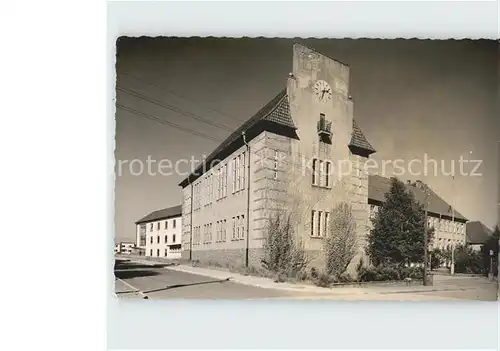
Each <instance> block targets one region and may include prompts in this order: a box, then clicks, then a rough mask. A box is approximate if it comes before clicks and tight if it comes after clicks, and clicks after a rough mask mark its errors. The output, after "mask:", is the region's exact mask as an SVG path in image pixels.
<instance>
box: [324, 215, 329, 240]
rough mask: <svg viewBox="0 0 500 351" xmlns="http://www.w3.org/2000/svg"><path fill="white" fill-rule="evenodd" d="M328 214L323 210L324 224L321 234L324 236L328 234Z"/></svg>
mask: <svg viewBox="0 0 500 351" xmlns="http://www.w3.org/2000/svg"><path fill="white" fill-rule="evenodd" d="M329 215H330V214H329V213H328V212H325V215H324V217H325V224H324V228H323V236H324V237H326V236H327V235H328V228H329V225H328V216H329Z"/></svg>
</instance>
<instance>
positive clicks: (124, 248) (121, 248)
mask: <svg viewBox="0 0 500 351" xmlns="http://www.w3.org/2000/svg"><path fill="white" fill-rule="evenodd" d="M134 247H135V243H133V242H126V241H122V242H119V243H116V244H115V254H116V253H119V254H126V255H128V254H131V253H132V250H133V248H134Z"/></svg>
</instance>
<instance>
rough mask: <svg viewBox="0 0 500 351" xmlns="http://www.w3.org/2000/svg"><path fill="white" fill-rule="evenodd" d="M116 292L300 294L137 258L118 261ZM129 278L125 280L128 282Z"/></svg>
mask: <svg viewBox="0 0 500 351" xmlns="http://www.w3.org/2000/svg"><path fill="white" fill-rule="evenodd" d="M115 276H116V277H117V278H119V280H116V284H115V293H116V294H117V295H118V296H119V297H120V298H141V296H140V295H138V294H133V293H129V292H130V291H131V290H132V289H131V287H130V286H128V285H127V284H126V283H128V284H130V285H131V286H132V287H134V288H136V289H139V290H141V291H143V292H145V294H146V295H147V296H148V298H149V299H166V298H183V299H237V300H242V299H265V298H277V297H292V296H297V294H294V293H291V292H287V291H280V290H275V289H264V288H258V287H253V286H248V285H243V284H236V283H233V282H230V281H220V280H216V279H213V278H208V277H204V276H201V275H196V274H189V273H184V272H177V271H174V270H169V269H168V267H167V266H165V265H156V266H148V265H144V264H138V263H134V262H131V261H129V262H122V263H120V262H119V261H117V263H116V264H115ZM124 282H125V283H124Z"/></svg>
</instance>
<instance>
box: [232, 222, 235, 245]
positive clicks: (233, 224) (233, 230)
mask: <svg viewBox="0 0 500 351" xmlns="http://www.w3.org/2000/svg"><path fill="white" fill-rule="evenodd" d="M232 238H233V240H235V239H236V219H235V217H233V236H232Z"/></svg>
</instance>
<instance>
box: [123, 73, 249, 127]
mask: <svg viewBox="0 0 500 351" xmlns="http://www.w3.org/2000/svg"><path fill="white" fill-rule="evenodd" d="M120 74H121V75H124V76H128V77H130V78H132V79H135V80H137V81H139V82H142V83H144V84H146V85H149V86H151V87H154V88H156V89H160V90H163V91H165V92H167V93H169V94H171V95H173V96H177V97H178V98H180V99H183V100H187V101H191V102H192V103H194V104H196V105H198V106H200V107H203V108H205V109H208V110H211V111H213V112H216V113H219V114H221V115H223V116H226V117H228V118H230V119H233V120H235V121H237V122H240V123H241V122H245V120H242V119H240V118H236V117H234V116H231V115H230V114H228V113H226V112H223V111H221V110H218V109H216V108H213V107H210V106H207V105H205V104H202V103H201V102H199V101H196V100H193V99H191V98H188V97H186V96H184V95H181V94H179V93H177V92H174V91H172V90H171V89H167V88H165V87H162V86H161V85H158V84H154V83H151V82H148V81H147V80H144V79H143V78H140V77H137V76H135V75H133V74H131V73H128V72H121V73H120Z"/></svg>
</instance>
